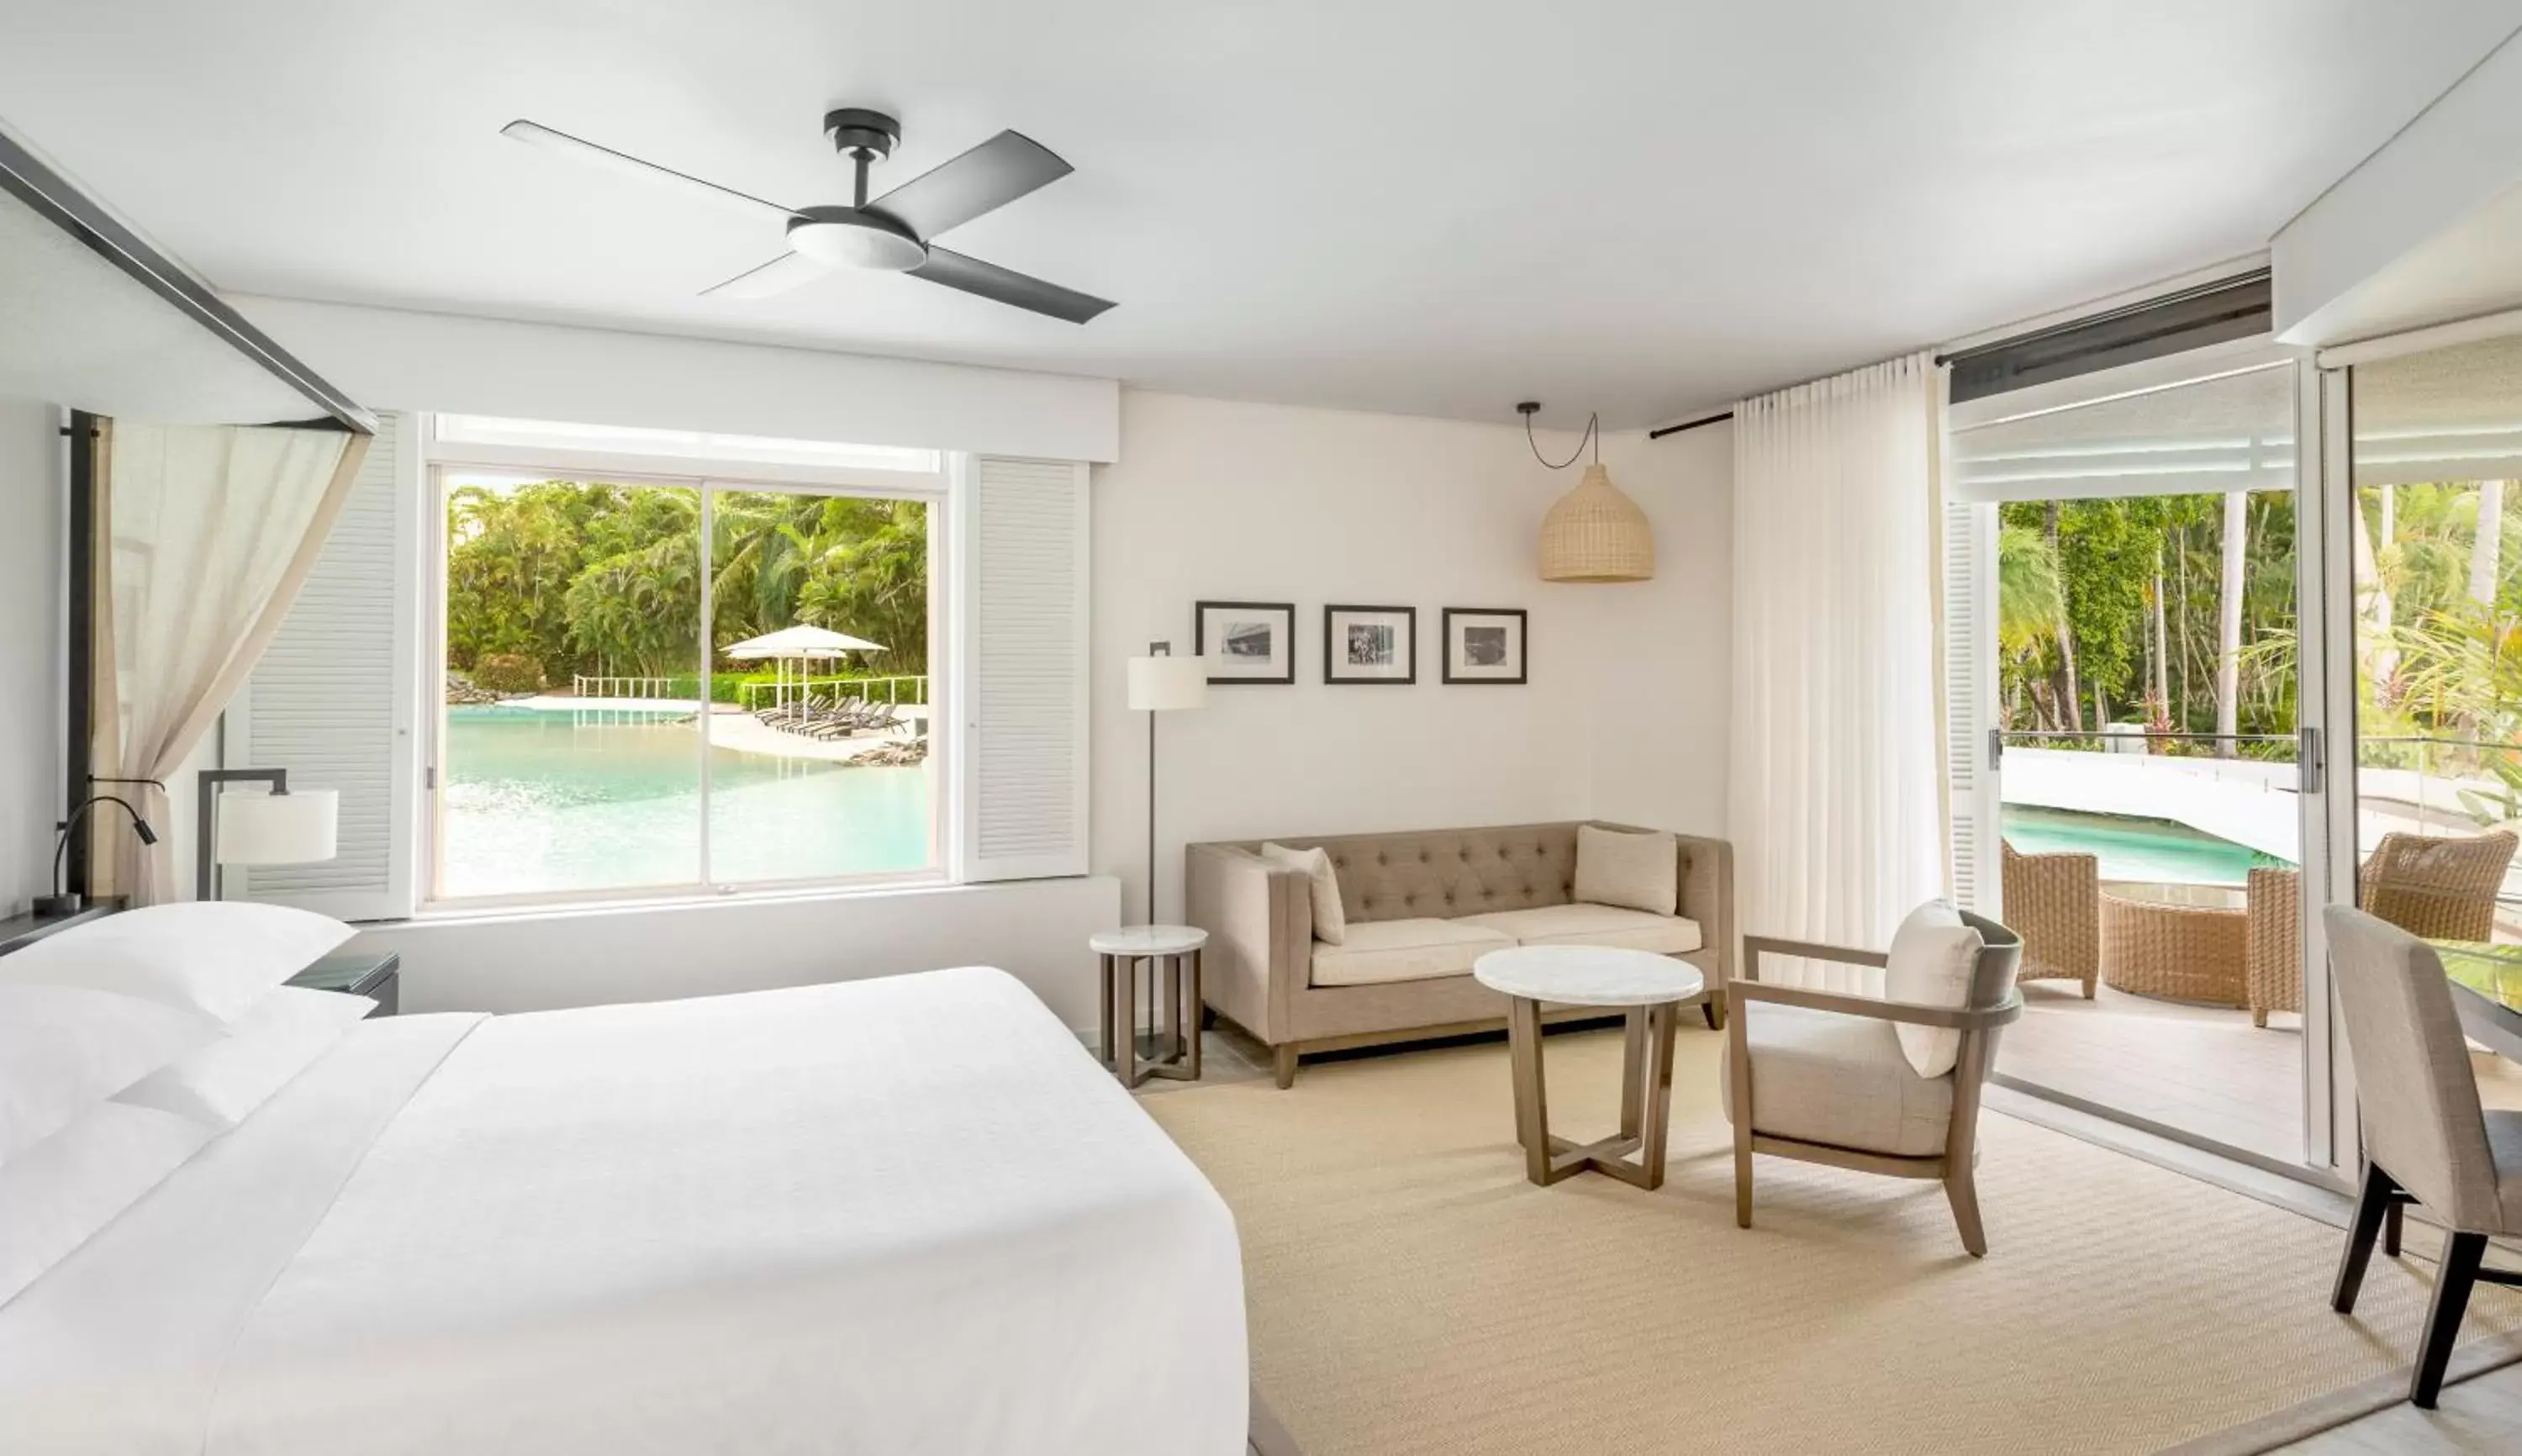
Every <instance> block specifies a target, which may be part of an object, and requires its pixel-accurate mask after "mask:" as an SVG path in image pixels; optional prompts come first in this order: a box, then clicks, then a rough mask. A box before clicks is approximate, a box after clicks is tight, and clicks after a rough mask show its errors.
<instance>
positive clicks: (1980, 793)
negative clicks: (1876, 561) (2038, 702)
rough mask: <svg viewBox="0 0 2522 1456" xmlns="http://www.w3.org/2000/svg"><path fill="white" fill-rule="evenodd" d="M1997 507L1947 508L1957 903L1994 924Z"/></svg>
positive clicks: (1998, 909) (1948, 728) (1947, 684)
mask: <svg viewBox="0 0 2522 1456" xmlns="http://www.w3.org/2000/svg"><path fill="white" fill-rule="evenodd" d="M1995 633H1996V507H1995V506H1993V505H1969V504H1964V503H1962V502H1960V501H1947V502H1946V503H1945V505H1944V776H1945V784H1946V786H1947V794H1946V797H1947V800H1948V802H1949V803H1950V804H1951V806H1952V820H1953V823H1952V829H1953V839H1952V881H1953V901H1954V903H1955V904H1957V905H1960V906H1961V907H1962V908H1963V909H1965V910H1975V911H1978V912H1979V913H1980V914H1982V915H1984V916H1989V917H1991V918H1993V917H1995V916H1999V915H2000V914H2002V912H2003V910H2004V904H2003V899H2004V896H2003V890H2002V887H2001V886H2000V885H1999V883H1998V874H1999V872H2000V870H1999V864H1998V861H1999V856H1998V853H1997V843H1998V838H1999V833H2000V830H1999V827H1998V814H1999V807H1998V802H1997V780H1996V771H1995V770H1994V769H1992V768H1991V767H1989V765H1988V753H1987V744H1988V737H1987V735H1988V729H1989V728H1992V727H1994V726H1995V722H1996V641H1995Z"/></svg>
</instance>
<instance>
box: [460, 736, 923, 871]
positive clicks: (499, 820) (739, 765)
mask: <svg viewBox="0 0 2522 1456" xmlns="http://www.w3.org/2000/svg"><path fill="white" fill-rule="evenodd" d="M700 751H701V742H700V728H699V725H698V724H697V723H696V722H692V721H689V720H687V719H684V718H682V716H681V715H676V714H637V713H604V712H600V711H598V712H568V711H548V710H537V709H531V708H519V707H513V706H499V707H450V708H448V709H447V710H446V740H445V744H444V751H443V752H442V753H441V754H440V760H441V762H442V764H443V765H444V779H445V786H444V791H443V793H442V794H441V798H440V821H439V825H440V846H441V854H440V871H439V877H440V882H439V891H438V893H439V894H441V895H443V896H471V895H520V894H549V893H554V892H563V891H569V890H599V889H603V890H609V889H628V888H634V887H638V886H643V885H688V884H694V883H698V882H700V881H702V880H703V879H704V878H706V879H708V880H709V881H710V882H712V883H716V884H738V883H744V882H748V881H762V880H781V879H818V878H827V877H831V876H836V875H847V874H878V873H887V872H901V871H906V870H917V869H926V868H928V867H929V866H930V865H931V864H932V863H933V862H934V857H933V855H932V853H931V844H930V825H931V822H932V821H933V816H932V815H931V814H930V812H929V806H930V804H931V803H932V802H933V794H932V790H931V781H930V772H931V767H930V765H920V766H917V767H912V768H861V767H856V766H853V765H849V764H841V763H830V762H826V761H823V760H819V759H808V758H784V757H779V756H775V755H771V754H762V753H739V752H736V751H735V750H733V749H729V748H725V747H723V746H719V745H715V744H714V745H712V746H711V748H710V754H709V759H710V763H709V774H710V792H709V806H710V807H709V851H708V854H709V866H708V871H707V874H706V876H705V875H704V873H703V869H702V865H701V854H702V851H701V787H700V778H701V763H700Z"/></svg>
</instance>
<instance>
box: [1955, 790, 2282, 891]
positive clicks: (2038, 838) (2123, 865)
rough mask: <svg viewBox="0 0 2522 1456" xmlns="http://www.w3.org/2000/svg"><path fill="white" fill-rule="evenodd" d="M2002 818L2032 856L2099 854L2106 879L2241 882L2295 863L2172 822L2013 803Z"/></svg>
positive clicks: (2019, 847)
mask: <svg viewBox="0 0 2522 1456" xmlns="http://www.w3.org/2000/svg"><path fill="white" fill-rule="evenodd" d="M2001 822H2002V823H2003V824H2004V825H2005V838H2006V842H2008V843H2010V844H2012V845H2013V846H2014V848H2015V849H2016V851H2017V852H2019V853H2022V854H2027V855H2036V854H2055V853H2060V852H2080V853H2083V854H2089V855H2098V856H2100V857H2101V862H2102V878H2104V879H2124V880H2143V881H2149V882H2157V883H2172V884H2201V885H2239V884H2241V883H2242V882H2243V881H2244V880H2245V879H2246V878H2247V877H2248V876H2249V873H2250V870H2251V869H2252V867H2254V866H2258V865H2283V866H2287V867H2288V868H2291V867H2292V862H2291V861H2288V860H2280V859H2278V858H2276V857H2275V856H2273V855H2264V854H2261V853H2259V852H2258V851H2256V850H2254V849H2252V848H2251V847H2250V846H2248V845H2245V844H2235V843H2234V842H2233V841H2231V840H2229V839H2218V838H2217V837H2216V836H2215V835H2213V834H2208V833H2202V832H2201V831H2199V830H2197V829H2193V828H2190V827H2189V826H2188V825H2187V824H2177V823H2173V822H2171V821H2170V820H2160V819H2128V818H2124V817H2122V816H2119V815H2114V814H2078V813H2076V812H2074V811H2071V810H2065V809H2041V808H2036V807H2034V806H2032V805H2029V804H2008V805H2006V806H2005V813H2004V816H2003V819H2002V821H2001Z"/></svg>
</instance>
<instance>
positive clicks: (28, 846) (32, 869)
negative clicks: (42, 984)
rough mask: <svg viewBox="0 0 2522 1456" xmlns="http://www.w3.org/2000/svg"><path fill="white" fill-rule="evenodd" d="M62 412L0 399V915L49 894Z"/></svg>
mask: <svg viewBox="0 0 2522 1456" xmlns="http://www.w3.org/2000/svg"><path fill="white" fill-rule="evenodd" d="M60 428H61V416H60V414H59V412H58V411H57V410H55V409H54V407H53V406H52V405H49V404H43V403H38V402H36V401H34V400H31V399H8V398H0V515H5V518H6V520H7V522H8V526H7V529H5V530H0V916H12V915H17V914H18V913H20V912H22V911H23V910H24V909H25V908H26V902H27V900H28V899H29V898H31V897H33V896H35V895H39V894H45V893H49V892H50V890H51V878H52V855H53V817H54V816H55V815H56V814H58V813H59V812H60V808H61V786H62V776H61V775H62V759H61V718H62V665H61V664H62V650H61V649H62V577H63V563H64V560H65V553H64V547H63V537H62V533H63V531H64V529H65V525H64V517H63V510H64V499H65V493H66V490H67V485H68V483H67V481H66V480H65V479H64V477H63V474H62V461H63V452H62V443H61V437H60V435H59V433H58V432H59V430H60Z"/></svg>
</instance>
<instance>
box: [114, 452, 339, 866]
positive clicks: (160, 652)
mask: <svg viewBox="0 0 2522 1456" xmlns="http://www.w3.org/2000/svg"><path fill="white" fill-rule="evenodd" d="M367 446H368V440H367V437H366V436H363V435H353V434H350V433H347V432H345V431H341V430H328V429H289V428H278V427H269V428H266V427H251V426H230V425H149V424H136V423H131V422H127V421H116V422H114V423H113V424H112V425H111V426H110V427H109V429H108V434H107V443H106V446H105V450H104V459H103V463H104V469H103V470H102V471H101V472H100V491H99V495H100V502H99V510H98V526H97V536H98V540H99V550H98V561H97V566H98V571H97V606H98V620H97V624H96V625H97V631H96V642H95V645H96V701H95V709H96V736H95V742H94V746H93V754H92V761H93V762H94V763H95V765H96V768H95V771H94V772H95V773H96V774H97V775H100V776H106V777H115V778H126V779H144V778H147V779H158V780H161V781H163V780H164V779H165V778H166V777H167V776H168V775H172V774H174V773H175V772H176V770H177V769H178V768H179V767H180V766H181V765H182V764H183V762H184V760H185V758H186V756H188V755H189V754H191V752H192V751H193V748H194V746H195V745H196V744H198V743H200V742H201V740H202V735H203V734H204V733H205V732H207V731H209V729H210V725H211V724H212V723H213V722H215V721H217V718H218V715H219V713H220V712H221V711H222V710H223V709H225V708H226V706H227V702H228V699H229V698H230V697H232V696H233V695H234V694H235V693H236V691H237V689H238V688H239V687H240V686H242V685H243V684H244V682H245V680H246V675H247V674H248V673H250V672H251V671H252V670H253V668H254V664H255V660H256V659H257V658H258V657H260V656H261V655H262V649H263V647H264V646H265V644H267V643H268V642H269V641H270V640H271V634H273V633H274V632H276V631H278V630H279V627H280V622H281V619H282V618H283V617H285V616H287V615H288V612H289V604H290V602H291V601H292V600H293V599H294V598H295V597H296V596H297V594H298V587H299V585H300V584H301V583H303V582H304V580H305V578H306V572H307V569H308V568H309V567H310V566H311V565H312V564H313V563H314V560H315V553H316V552H317V550H318V549H320V548H321V547H322V545H323V543H324V538H325V536H326V535H328V534H329V533H330V532H331V531H332V529H333V518H334V517H335V516H336V515H338V514H339V513H340V511H341V506H342V500H343V497H344V496H345V495H347V494H348V493H349V490H350V478H351V477H352V476H353V475H355V474H356V473H357V472H358V467H359V461H360V460H361V459H362V458H363V457H364V456H365V455H366V454H367ZM118 788H119V789H120V790H121V791H122V792H123V793H124V794H125V796H126V797H128V796H130V795H132V794H138V795H141V796H142V797H138V798H134V799H133V801H132V802H134V803H136V804H139V805H140V806H141V812H142V813H143V814H144V815H146V816H147V817H148V819H149V821H150V822H151V824H153V825H154V826H156V827H157V828H158V829H160V831H161V837H160V839H159V841H158V843H157V844H156V845H155V846H143V845H142V844H141V843H140V842H139V841H138V840H137V839H136V838H134V837H133V836H132V835H130V834H129V833H127V832H123V833H118V834H116V835H115V836H114V837H113V839H112V840H111V843H113V844H114V845H115V846H116V848H115V851H114V853H113V854H112V855H111V856H100V857H99V858H98V860H97V862H96V866H95V869H94V871H92V880H101V881H102V883H98V884H97V885H96V888H97V889H98V891H99V893H117V894H123V895H128V896H130V897H131V900H132V903H133V904H136V905H150V904H155V903H157V902H159V901H162V900H168V899H173V898H176V896H177V895H178V893H179V889H178V887H177V886H176V885H175V884H174V883H173V879H174V862H173V840H172V838H171V837H170V836H168V835H166V833H165V832H164V831H165V830H166V828H167V804H166V797H165V795H164V793H163V791H161V790H159V789H155V788H150V787H147V786H145V785H142V784H138V783H126V784H122V785H118ZM97 822H99V823H104V822H107V821H104V820H98V821H97Z"/></svg>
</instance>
